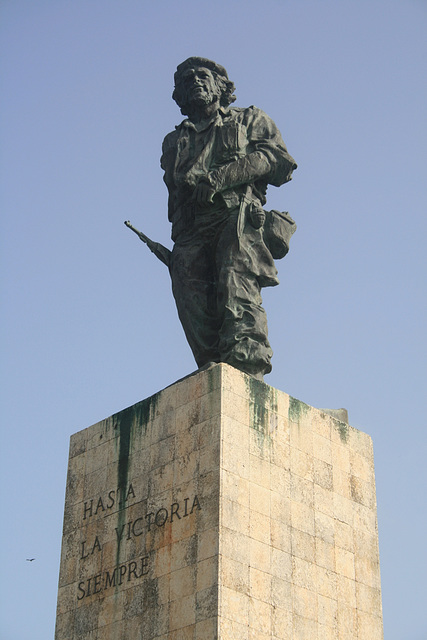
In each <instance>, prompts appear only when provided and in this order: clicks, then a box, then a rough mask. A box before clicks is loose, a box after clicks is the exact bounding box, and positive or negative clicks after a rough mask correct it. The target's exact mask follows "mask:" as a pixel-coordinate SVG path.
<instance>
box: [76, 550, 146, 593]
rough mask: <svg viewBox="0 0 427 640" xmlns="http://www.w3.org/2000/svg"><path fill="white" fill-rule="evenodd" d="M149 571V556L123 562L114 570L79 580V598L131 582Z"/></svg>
mask: <svg viewBox="0 0 427 640" xmlns="http://www.w3.org/2000/svg"><path fill="white" fill-rule="evenodd" d="M147 573H148V556H143V557H142V558H139V559H138V560H132V561H131V562H128V563H125V564H121V565H119V566H118V567H115V568H114V569H113V570H112V571H104V573H98V575H96V576H93V577H92V578H89V579H88V580H86V581H83V582H79V586H78V595H77V600H83V598H87V597H88V596H91V595H94V594H95V593H101V591H105V589H109V588H111V587H116V586H120V585H122V584H123V582H125V581H126V582H131V581H132V580H138V578H142V577H143V576H145V575H147Z"/></svg>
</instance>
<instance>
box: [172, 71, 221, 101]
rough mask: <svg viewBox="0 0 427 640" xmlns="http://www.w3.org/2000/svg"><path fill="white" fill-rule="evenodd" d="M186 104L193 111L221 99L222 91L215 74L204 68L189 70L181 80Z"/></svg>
mask: <svg viewBox="0 0 427 640" xmlns="http://www.w3.org/2000/svg"><path fill="white" fill-rule="evenodd" d="M181 86H182V94H183V96H185V103H186V104H187V105H188V106H190V107H191V108H192V109H194V108H197V107H198V106H200V107H203V106H205V105H209V104H213V103H214V102H215V101H216V100H218V99H219V97H220V90H219V88H218V86H217V83H216V81H215V77H214V75H213V73H212V72H211V71H210V70H209V69H206V68H204V67H196V68H193V69H188V71H186V72H185V73H184V74H183V76H182V78H181Z"/></svg>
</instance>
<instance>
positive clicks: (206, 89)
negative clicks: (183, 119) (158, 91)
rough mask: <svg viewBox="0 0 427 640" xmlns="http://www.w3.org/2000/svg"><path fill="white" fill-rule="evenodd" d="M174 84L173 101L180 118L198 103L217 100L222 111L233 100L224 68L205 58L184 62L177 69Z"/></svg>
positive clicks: (232, 89) (230, 84)
mask: <svg viewBox="0 0 427 640" xmlns="http://www.w3.org/2000/svg"><path fill="white" fill-rule="evenodd" d="M174 80H175V89H174V91H173V94H172V98H173V99H174V100H175V102H176V103H177V105H178V106H179V108H180V109H181V113H182V114H183V115H190V113H191V112H192V111H193V110H194V108H195V107H196V108H197V104H198V103H204V104H207V103H209V102H214V101H215V100H218V101H219V104H220V105H221V106H222V107H228V106H229V105H230V104H231V103H232V102H234V101H235V99H236V96H235V95H233V91H234V84H233V82H231V81H230V80H229V79H228V75H227V72H226V70H225V69H224V67H222V66H221V65H220V64H217V63H216V62H213V61H212V60H208V59H207V58H198V57H192V58H187V60H185V61H184V62H182V63H181V64H180V65H178V67H177V70H176V72H175V75H174Z"/></svg>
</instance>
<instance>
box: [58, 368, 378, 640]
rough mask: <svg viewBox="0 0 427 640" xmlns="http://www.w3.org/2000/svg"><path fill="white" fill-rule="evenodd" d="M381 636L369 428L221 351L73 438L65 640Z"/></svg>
mask: <svg viewBox="0 0 427 640" xmlns="http://www.w3.org/2000/svg"><path fill="white" fill-rule="evenodd" d="M382 637H383V636H382V614H381V592H380V574H379V556H378V535H377V526H376V502H375V482H374V467H373V452H372V443H371V440H370V438H369V436H367V435H366V434H364V433H361V432H360V431H357V430H355V429H353V428H352V427H351V426H349V425H348V424H346V423H341V422H339V421H337V419H336V418H334V417H333V416H330V415H328V414H325V413H324V412H323V411H321V410H318V409H314V408H312V407H309V406H308V405H305V404H304V403H302V402H299V401H298V400H295V399H294V398H290V397H289V396H287V395H286V394H285V393H282V392H281V391H277V390H276V389H273V388H272V387H269V386H268V385H266V384H264V383H263V382H260V381H257V380H255V379H254V378H252V377H250V376H248V375H246V374H244V373H242V372H240V371H238V370H236V369H233V368H232V367H230V366H228V365H222V364H218V365H213V366H212V367H211V368H209V369H207V370H205V371H201V372H198V373H196V374H195V375H193V376H190V377H188V378H186V379H184V380H182V381H180V382H178V383H176V384H174V385H173V386H171V387H169V388H167V389H165V390H164V391H162V392H160V393H158V394H156V395H155V396H153V397H151V398H148V399H147V400H144V401H143V402H140V403H138V404H136V405H134V406H133V407H130V408H129V409H125V410H124V411H122V412H120V413H118V414H116V415H114V416H112V417H110V418H108V419H106V420H104V421H102V422H100V423H98V424H96V425H94V426H92V427H90V428H88V429H85V430H84V431H81V432H80V433H78V434H76V435H74V436H72V438H71V445H70V459H69V473H68V480H67V494H66V507H65V516H64V536H63V544H62V555H61V569H60V576H59V595H58V612H57V626H56V640H89V639H91V640H93V639H95V638H96V640H107V639H108V640H121V639H122V638H123V639H124V638H126V640H178V639H180V640H182V639H187V638H188V639H191V640H215V639H220V640H226V639H227V640H228V639H229V640H250V639H252V640H255V639H256V640H263V639H264V638H265V639H269V640H285V639H286V640H289V638H302V639H307V640H309V639H310V640H312V638H322V640H329V639H331V640H332V639H333V640H337V639H338V640H342V639H345V640H350V639H352V640H372V639H373V638H378V639H381V638H382Z"/></svg>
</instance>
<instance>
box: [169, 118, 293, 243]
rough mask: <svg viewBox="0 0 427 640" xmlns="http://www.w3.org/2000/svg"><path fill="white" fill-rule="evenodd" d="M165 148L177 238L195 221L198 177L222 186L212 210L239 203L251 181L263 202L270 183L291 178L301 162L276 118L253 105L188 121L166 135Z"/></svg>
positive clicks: (256, 199)
mask: <svg viewBox="0 0 427 640" xmlns="http://www.w3.org/2000/svg"><path fill="white" fill-rule="evenodd" d="M162 151H163V153H162V158H161V166H162V168H163V170H164V172H165V174H164V181H165V183H166V185H167V187H168V190H169V202H168V215H169V220H170V221H171V222H172V239H173V240H176V238H177V237H178V236H179V235H180V233H181V232H182V231H189V230H190V229H191V226H192V224H194V216H195V215H196V213H197V212H195V208H196V205H195V203H194V200H192V195H193V191H194V188H195V186H196V185H197V183H198V181H199V180H201V179H202V180H207V181H209V182H210V183H211V184H214V185H215V186H218V189H217V188H215V190H216V191H217V190H218V193H217V195H216V196H215V198H214V203H213V204H212V208H215V209H218V208H222V209H226V210H230V209H234V208H236V207H239V205H240V202H241V200H242V197H243V194H244V193H245V191H246V188H247V185H248V184H251V185H252V194H251V198H252V199H253V201H254V202H257V204H259V205H260V206H262V205H264V204H265V202H266V197H265V195H266V191H267V185H268V184H272V185H274V186H277V187H279V186H280V185H282V184H284V183H285V182H288V181H289V180H290V179H291V174H292V171H293V170H294V169H296V166H297V165H296V163H295V161H294V159H293V158H292V157H291V156H290V155H289V154H288V152H287V149H286V146H285V143H284V142H283V140H282V137H281V135H280V132H279V130H278V129H277V127H276V125H275V124H274V122H273V121H272V119H271V118H269V116H267V115H266V114H265V113H264V112H263V111H261V109H258V108H257V107H254V106H251V107H248V108H246V109H239V108H228V109H222V108H221V109H219V111H218V112H217V113H216V114H215V116H214V117H213V118H212V119H211V120H210V121H208V122H204V123H202V124H201V125H198V124H194V123H193V122H191V121H190V120H188V119H186V120H184V121H183V122H182V123H181V124H180V125H178V126H177V127H176V129H175V131H172V132H171V133H169V134H168V135H167V136H166V138H165V139H164V141H163V149H162Z"/></svg>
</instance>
